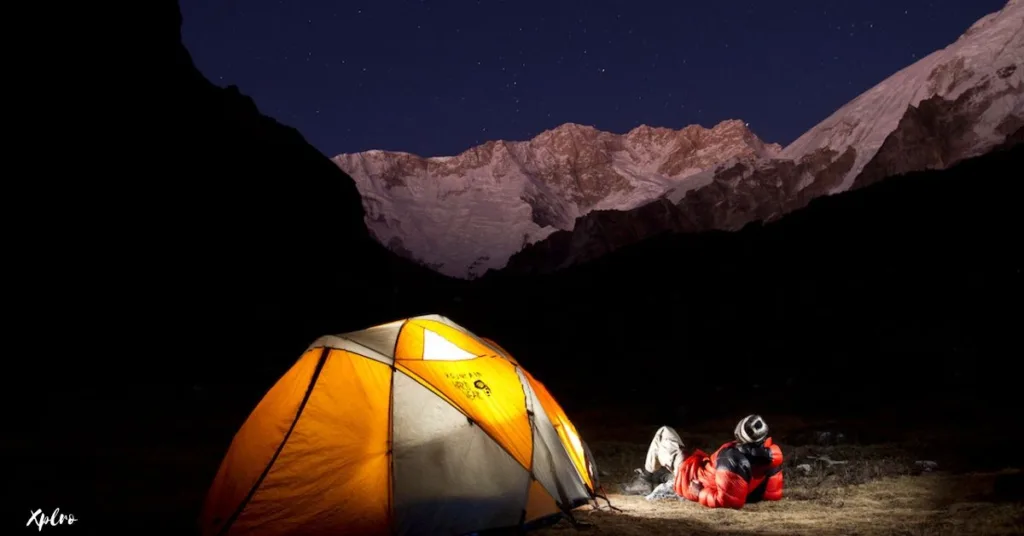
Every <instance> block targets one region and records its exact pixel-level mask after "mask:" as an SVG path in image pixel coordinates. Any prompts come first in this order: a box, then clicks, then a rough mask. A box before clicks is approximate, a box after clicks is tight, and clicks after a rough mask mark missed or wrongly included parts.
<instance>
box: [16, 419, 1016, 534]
mask: <svg viewBox="0 0 1024 536" xmlns="http://www.w3.org/2000/svg"><path fill="white" fill-rule="evenodd" d="M624 413H627V414H626V415H624V416H622V418H619V417H617V416H615V415H610V414H609V413H607V412H605V413H602V414H601V415H598V416H588V415H575V414H574V415H573V417H574V420H575V422H576V424H577V426H578V428H579V430H580V432H581V435H583V437H584V438H585V439H586V440H587V442H588V443H589V444H590V445H591V447H592V450H593V452H594V455H595V457H596V458H597V461H598V463H599V468H600V470H601V472H602V480H603V482H604V484H605V487H606V489H607V490H608V492H609V498H610V500H611V503H612V505H613V506H615V507H617V508H618V509H620V510H621V511H611V510H606V509H605V510H592V509H590V507H582V508H580V509H579V510H578V511H577V512H576V517H577V518H578V519H579V521H581V522H583V523H586V524H589V525H590V526H589V527H586V528H580V527H575V526H573V525H571V524H569V523H568V522H562V523H560V524H558V525H555V526H553V527H549V528H546V529H543V530H540V531H538V533H537V534H539V535H540V534H547V535H556V534H557V535H575V534H577V533H579V534H624V535H643V536H655V535H660V534H664V535H674V534H679V535H683V534H686V535H692V534H776V535H783V534H786V535H797V534H825V535H832V534H844V535H868V534H902V535H925V534H929V535H930V534H950V535H953V534H956V535H969V534H1024V505H1022V502H1021V496H1020V489H1021V480H1022V478H1024V477H1022V473H1020V472H1019V471H1017V470H1016V469H1014V466H1016V467H1019V466H1020V464H1021V460H1022V458H1021V457H1020V453H1019V450H1017V448H1016V447H1015V445H1020V444H1022V443H1021V442H1019V441H1016V440H1010V441H1007V439H1006V438H1005V437H993V436H992V435H991V433H989V435H987V436H986V435H985V434H984V433H982V431H978V430H970V429H968V428H966V425H957V428H956V429H957V433H956V434H952V435H950V434H945V432H943V431H942V430H938V431H932V432H928V431H920V430H918V431H910V430H903V429H902V428H899V427H896V428H893V427H888V428H887V427H885V426H883V425H881V424H879V423H877V422H874V421H871V422H863V423H856V422H843V423H810V424H809V423H805V422H802V421H801V420H800V419H797V418H784V417H780V416H773V415H766V418H768V420H769V423H770V424H771V425H772V427H773V430H774V432H773V437H775V439H776V441H777V442H778V443H780V445H781V446H782V448H783V449H784V452H785V455H786V458H787V461H786V489H785V494H786V498H785V499H784V500H783V501H781V502H778V503H764V504H757V505H750V506H748V507H746V508H744V509H743V510H740V511H730V510H710V509H706V508H703V507H700V506H698V505H696V504H693V503H688V502H685V501H678V500H663V501H658V502H648V501H646V500H645V499H644V498H643V497H634V496H624V495H621V494H619V493H617V483H621V482H623V481H625V480H627V479H628V478H629V477H630V476H631V471H632V470H633V468H635V467H637V466H639V465H640V464H641V463H642V462H643V459H644V455H645V453H646V448H647V443H648V441H649V440H650V437H651V435H652V434H653V433H654V431H655V430H656V428H657V426H656V425H637V424H625V425H618V424H616V423H617V422H626V423H628V422H629V421H630V420H631V419H633V418H635V415H628V412H625V411H624ZM195 414H198V412H196V413H195ZM236 421H237V419H234V420H231V419H225V420H223V421H220V420H217V419H211V418H207V419H194V418H186V417H178V418H161V419H138V420H135V419H133V420H132V421H130V422H132V423H135V424H136V425H137V426H132V427H128V426H126V427H124V429H123V430H124V431H123V433H122V434H121V435H120V436H118V437H117V438H116V439H117V440H116V441H108V442H106V443H103V444H102V446H101V445H100V444H98V443H97V444H96V445H95V446H94V448H88V449H86V450H81V449H75V448H70V447H73V446H72V445H64V447H61V448H62V449H63V451H62V452H64V454H62V456H67V455H68V454H67V453H68V452H72V453H73V452H79V454H78V456H79V458H80V459H74V460H65V462H66V463H64V464H63V465H62V468H61V469H60V470H59V472H58V470H57V469H53V467H55V465H54V463H53V462H54V460H55V459H57V458H55V456H57V454H56V453H50V452H45V451H41V450H40V449H39V448H38V446H33V445H34V444H33V443H32V442H30V441H28V440H27V439H26V438H24V437H20V438H19V437H9V438H5V439H3V440H0V450H2V451H3V453H4V455H5V458H6V459H11V460H19V463H18V466H19V467H22V468H24V469H25V470H26V472H29V473H30V474H29V475H28V476H29V477H31V478H29V479H28V480H30V481H31V482H33V483H35V484H36V485H35V486H34V488H38V489H40V490H41V491H32V492H31V493H28V495H26V498H29V499H31V504H26V505H25V509H26V510H25V511H28V510H27V509H28V508H38V507H41V506H47V505H50V506H48V507H56V506H59V507H61V508H62V511H71V512H74V513H76V514H78V513H79V512H81V514H80V515H79V517H81V518H83V519H89V520H90V523H94V524H95V525H93V526H94V527H99V526H105V524H106V520H111V521H112V522H116V524H117V525H118V526H135V525H133V524H138V525H137V526H145V527H147V532H148V533H151V534H156V533H160V534H179V535H184V534H192V533H194V531H195V527H196V518H197V516H198V513H199V508H200V504H201V500H202V498H203V495H204V494H205V492H206V489H207V487H208V486H209V484H210V480H211V479H212V476H213V473H214V472H215V471H216V468H217V465H218V464H219V462H220V459H221V457H222V456H223V454H224V451H223V449H224V448H226V441H228V440H229V439H230V436H231V434H233V432H234V430H235V427H237V425H238V424H239V423H238V422H236ZM145 424H148V425H149V426H148V427H147V428H145V429H143V428H142V425H145ZM669 424H672V425H673V426H675V427H676V428H677V429H678V430H679V431H680V433H681V434H682V435H683V439H684V440H685V441H686V443H687V446H688V447H698V448H702V449H704V450H707V451H711V450H713V449H714V448H715V447H717V446H718V445H720V444H721V443H722V442H723V441H725V440H727V439H728V436H729V433H730V432H731V430H732V427H733V424H734V423H733V422H731V421H729V420H722V421H718V422H707V423H699V424H698V423H692V422H691V423H669ZM826 429H827V430H842V431H843V432H844V434H846V435H847V437H848V440H847V441H845V442H842V443H839V444H821V441H820V440H819V439H818V438H817V433H818V432H819V431H821V430H826ZM215 437H219V438H220V439H219V440H217V441H213V440H211V438H215ZM83 446H86V447H88V446H89V445H88V442H85V441H83ZM54 448H57V447H56V446H55V447H54ZM1008 448H1009V449H1010V450H1009V451H1008V450H1007V449H1008ZM822 455H826V456H829V457H830V458H831V459H833V460H846V461H848V462H849V463H847V464H842V465H835V466H832V467H831V468H829V467H826V466H825V465H824V464H820V463H818V462H815V461H813V460H810V459H809V458H808V456H822ZM922 459H923V460H935V461H936V462H937V463H938V470H937V471H935V472H929V473H925V474H918V473H919V471H918V469H917V468H916V467H915V464H914V461H915V460H922ZM803 463H809V464H811V465H813V466H814V467H813V469H812V471H811V473H810V474H803V473H802V472H801V471H800V470H799V469H797V465H800V464H803ZM48 467H49V468H51V469H50V470H49V472H41V471H44V470H45V469H47V468H48ZM1013 475H1016V476H1013ZM53 481H60V482H62V484H61V485H60V486H58V487H54V486H44V487H40V485H39V483H40V482H42V483H46V482H53ZM70 486H80V487H81V489H79V490H77V491H75V492H74V493H73V494H72V493H71V492H72V491H74V490H72V488H71V487H70ZM1004 488H1005V489H1004ZM1007 489H1009V491H1007ZM47 490H49V491H50V492H52V493H54V495H53V497H52V498H46V497H44V496H43V495H40V493H42V492H43V491H47ZM1013 490H1016V492H1015V493H1014V491H1013ZM26 491H27V490H26ZM26 491H23V492H22V494H24V493H25V492H26ZM57 492H61V495H60V496H58V495H57V494H56V493H57ZM65 492H66V493H65ZM63 495H67V497H72V496H74V497H82V498H87V499H88V501H89V502H87V503H83V502H75V501H72V500H70V498H68V499H66V498H64V497H63ZM44 499H45V500H44ZM602 505H603V502H602ZM20 516H21V514H20V510H19V511H18V513H16V514H15V517H14V518H15V519H20ZM156 520H159V523H158V524H157V525H154V524H153V523H154V522H155V521H156ZM82 523H83V524H82V525H81V526H82V527H85V525H84V523H85V522H84V521H82ZM75 528H76V529H77V528H78V526H76V527H75ZM2 532H3V531H2V530H0V533H2Z"/></svg>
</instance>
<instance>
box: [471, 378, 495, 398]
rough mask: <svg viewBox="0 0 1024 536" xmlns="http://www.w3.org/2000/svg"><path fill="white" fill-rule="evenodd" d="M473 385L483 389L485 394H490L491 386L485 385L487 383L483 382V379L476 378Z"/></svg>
mask: <svg viewBox="0 0 1024 536" xmlns="http://www.w3.org/2000/svg"><path fill="white" fill-rule="evenodd" d="M473 387H476V388H477V389H479V390H481V391H483V392H484V393H486V394H487V396H491V388H490V387H487V384H486V383H484V381H483V380H477V381H475V382H473Z"/></svg>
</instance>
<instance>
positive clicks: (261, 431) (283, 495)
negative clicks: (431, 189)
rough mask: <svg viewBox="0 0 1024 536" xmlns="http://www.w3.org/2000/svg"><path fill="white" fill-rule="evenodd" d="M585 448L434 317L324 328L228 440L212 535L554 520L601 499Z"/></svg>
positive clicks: (458, 330) (477, 528)
mask: <svg viewBox="0 0 1024 536" xmlns="http://www.w3.org/2000/svg"><path fill="white" fill-rule="evenodd" d="M594 475H595V472H594V471H593V465H592V462H591V460H590V457H589V456H588V452H587V450H586V446H585V444H584V443H583V442H582V441H581V439H580V437H579V435H578V434H577V432H576V429H575V427H574V426H573V424H572V423H571V422H570V420H569V419H568V417H567V416H566V414H565V412H564V411H563V410H562V408H561V407H560V406H559V405H558V403H557V402H556V401H555V399H554V398H553V397H552V396H551V394H550V393H549V392H548V390H547V389H546V388H545V387H544V385H543V384H541V383H540V382H538V381H537V380H536V379H535V378H534V377H533V376H531V375H530V374H529V373H528V372H527V371H526V370H524V369H523V368H522V367H521V366H520V365H519V364H518V363H517V362H516V360H515V359H514V358H513V357H512V356H511V355H509V354H508V353H507V352H505V351H504V350H503V349H502V348H501V347H500V346H498V345H497V344H496V343H494V342H493V341H490V340H487V339H483V338H480V337H477V336H476V335H474V334H472V333H470V332H469V331H468V330H466V329H465V328H463V327H461V326H459V325H458V324H456V323H454V322H452V321H451V320H449V319H447V318H445V317H442V316H438V315H428V316H421V317H415V318H410V319H405V320H400V321H396V322H391V323H388V324H383V325H380V326H375V327H371V328H369V329H365V330H362V331H357V332H353V333H347V334H344V335H331V336H325V337H321V338H320V339H318V340H317V341H315V342H314V343H313V344H312V345H310V347H309V348H308V350H307V351H306V352H305V353H304V354H303V355H302V357H301V358H299V360H298V361H297V362H296V363H295V364H294V365H293V366H292V367H291V368H290V369H289V370H288V371H287V372H286V373H285V374H284V375H283V376H282V377H281V378H280V379H279V380H278V381H277V383H276V384H274V386H273V387H272V388H271V389H270V390H269V391H268V392H267V393H266V395H264V397H263V399H262V400H261V401H260V402H259V404H258V405H257V406H256V408H255V409H254V410H253V412H252V413H251V414H250V415H249V417H248V418H247V420H246V421H245V423H244V424H243V425H242V427H241V429H240V430H239V431H238V432H237V434H236V435H235V437H234V439H233V440H232V442H231V445H230V447H229V448H228V451H227V454H226V455H225V457H224V459H223V461H222V462H221V465H220V467H219V469H218V471H217V474H216V476H215V478H214V480H213V483H212V485H211V486H210V489H209V492H208V494H207V497H206V501H205V504H204V507H203V512H202V515H201V519H200V523H201V529H202V533H203V534H204V535H215V534H261V535H283V534H328V533H330V534H368V535H369V534H468V533H474V532H485V531H490V530H496V529H506V528H527V529H528V528H531V527H533V526H538V525H542V524H545V523H548V522H552V521H557V520H558V519H559V518H560V517H561V516H563V515H565V514H567V513H569V512H570V511H571V510H572V509H573V508H576V507H578V506H580V505H583V504H586V503H587V502H589V501H590V500H592V499H593V498H594V497H595V487H596V482H595V477H594Z"/></svg>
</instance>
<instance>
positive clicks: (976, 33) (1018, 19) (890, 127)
mask: <svg viewBox="0 0 1024 536" xmlns="http://www.w3.org/2000/svg"><path fill="white" fill-rule="evenodd" d="M1022 62H1024V1H1022V0H1010V1H1009V2H1008V3H1007V4H1006V6H1005V7H1004V8H1003V9H1002V10H1001V11H998V12H995V13H992V14H990V15H987V16H985V17H983V18H982V19H980V20H978V21H977V22H976V23H975V24H974V25H972V26H971V27H970V28H969V29H968V30H967V31H966V32H965V33H964V34H963V35H962V36H961V37H960V38H959V39H958V40H957V41H956V42H954V43H952V44H951V45H949V46H948V47H946V48H944V49H942V50H938V51H936V52H934V53H932V54H930V55H928V56H927V57H925V58H922V59H921V60H920V61H918V62H916V63H914V64H912V65H910V66H909V67H907V68H905V69H903V70H901V71H899V72H897V73H896V74H894V75H892V76H891V77H889V78H888V79H886V80H885V81H883V82H882V83H880V84H878V85H877V86H875V87H873V88H871V89H870V90H868V91H867V92H865V93H863V94H861V95H860V96H858V97H857V98H855V99H854V100H852V101H850V102H849V103H848V104H847V105H845V106H843V107H842V108H840V109H839V110H837V111H836V112H835V113H834V114H832V115H831V116H830V117H828V118H827V119H825V120H824V121H822V122H821V123H820V124H818V125H817V126H815V127H813V128H812V129H810V130H809V131H807V132H806V133H805V134H804V135H803V136H800V138H798V139H797V140H796V141H794V142H793V143H791V144H790V145H789V146H788V147H786V148H785V150H783V152H782V155H781V156H782V157H783V158H788V159H794V160H795V159H799V158H800V157H802V156H804V155H807V154H810V153H812V152H813V151H815V150H818V149H822V148H829V149H832V150H834V151H835V152H836V153H838V154H842V153H844V152H846V150H847V149H848V148H851V147H852V148H854V149H855V150H856V152H857V154H856V161H855V162H854V165H853V167H852V168H851V169H850V170H849V171H847V173H846V175H845V176H844V177H843V180H842V181H841V183H840V184H839V185H837V186H836V187H835V188H833V189H832V190H831V192H830V193H838V192H841V191H844V190H847V189H849V188H850V187H851V186H853V183H854V180H855V179H856V177H857V175H858V174H859V173H860V172H861V170H863V169H864V167H865V166H866V165H867V164H868V162H869V161H871V159H872V158H873V157H874V156H875V153H876V152H877V151H878V149H879V148H880V147H881V146H882V144H883V143H884V142H885V140H886V138H887V137H888V136H889V135H890V134H891V133H892V132H893V131H894V130H896V128H897V126H898V125H899V123H900V120H901V119H902V118H903V116H904V114H905V113H906V112H907V109H908V108H909V107H911V106H915V107H916V106H918V105H919V104H920V103H921V102H922V101H924V100H926V99H930V98H934V97H940V98H942V99H944V100H950V101H955V100H957V99H958V98H960V97H961V96H962V95H963V94H964V93H965V92H967V91H970V90H977V89H979V88H982V89H981V90H980V91H976V94H973V95H972V96H971V98H972V99H973V100H974V101H975V102H978V103H980V104H981V109H980V110H979V113H980V115H979V117H977V118H976V119H977V120H976V121H975V124H974V126H973V133H974V135H975V137H976V141H975V145H976V147H974V148H972V149H971V150H969V151H967V152H966V154H965V155H964V156H963V157H964V158H966V157H970V156H974V155H977V154H980V153H983V152H985V151H986V150H988V149H989V148H991V147H993V146H995V145H998V144H999V143H1001V142H1002V141H1003V140H1004V139H1005V137H1006V133H1004V132H999V130H1000V129H999V128H998V127H999V126H1000V123H1001V122H1002V121H1004V120H1005V118H1006V117H1007V116H1010V115H1016V116H1018V117H1019V116H1020V115H1021V114H1022V99H1021V91H1020V88H1021V86H1022V81H1024V68H1022V67H1024V66H1022V65H1021V63H1022Z"/></svg>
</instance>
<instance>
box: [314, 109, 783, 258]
mask: <svg viewBox="0 0 1024 536" xmlns="http://www.w3.org/2000/svg"><path fill="white" fill-rule="evenodd" d="M780 150H781V147H780V146H778V145H775V144H773V145H768V144H765V143H764V142H762V141H761V140H760V139H758V138H757V136H755V135H754V134H753V133H752V132H751V131H750V130H749V129H748V128H747V126H746V124H745V123H743V122H741V121H736V120H731V121H724V122H722V123H720V124H718V125H716V126H715V127H713V128H711V129H706V128H703V127H700V126H696V125H693V126H689V127H686V128H684V129H682V130H672V129H667V128H652V127H648V126H640V127H637V128H635V129H633V130H631V131H630V132H628V133H626V134H624V135H616V134H612V133H608V132H602V131H599V130H597V129H594V128H592V127H588V126H582V125H577V124H571V123H570V124H565V125H562V126H560V127H558V128H555V129H553V130H548V131H545V132H543V133H541V134H540V135H538V136H537V137H535V138H534V139H532V140H529V141H525V142H506V141H491V142H488V143H485V144H483V145H481V146H478V147H474V148H472V149H470V150H468V151H466V152H464V153H462V154H460V155H458V156H453V157H434V158H421V157H418V156H415V155H412V154H408V153H399V152H385V151H366V152H362V153H355V154H342V155H338V156H336V157H334V158H333V159H332V160H333V161H334V162H335V164H337V165H338V166H339V167H340V168H341V169H342V170H344V171H345V172H346V173H348V174H349V175H350V176H352V178H353V179H354V180H355V183H356V186H357V187H358V189H359V191H360V193H361V194H362V196H363V205H364V208H365V210H366V223H367V226H368V227H369V229H370V231H371V232H372V233H373V234H374V235H375V236H376V237H377V239H378V240H379V241H380V242H382V243H383V244H385V245H387V246H388V247H390V248H391V249H392V250H394V251H395V252H397V253H399V254H401V255H403V256H406V257H409V258H412V259H415V260H417V261H419V262H422V263H424V264H425V265H427V266H430V267H432V268H434V269H435V270H437V271H439V272H441V273H444V274H447V275H451V276H455V277H462V278H473V277H477V276H479V275H482V274H483V273H485V272H486V271H487V270H488V269H496V268H500V267H502V266H504V265H505V263H506V262H507V260H508V258H509V257H510V256H511V255H512V254H514V253H516V252H518V251H520V250H521V249H522V248H523V247H525V246H526V245H527V244H530V243H533V242H536V241H538V240H541V239H543V238H545V237H546V236H548V235H549V234H551V233H552V232H555V231H557V230H568V229H572V228H573V225H574V224H575V222H576V219H577V218H579V217H580V216H583V215H585V214H587V213H588V212H590V211H592V210H628V209H631V208H634V207H637V206H640V205H643V204H645V203H647V202H649V201H651V200H652V199H655V198H656V197H658V196H659V195H662V194H663V193H664V192H665V191H667V190H669V189H670V188H674V187H676V186H678V185H680V184H684V183H685V182H686V180H687V179H688V177H691V176H694V175H696V174H698V173H700V172H702V171H704V170H707V169H710V168H713V167H715V166H716V165H718V164H720V163H722V162H726V161H730V160H733V159H736V158H748V157H753V158H769V157H772V156H775V155H777V154H778V153H779V151H780Z"/></svg>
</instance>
